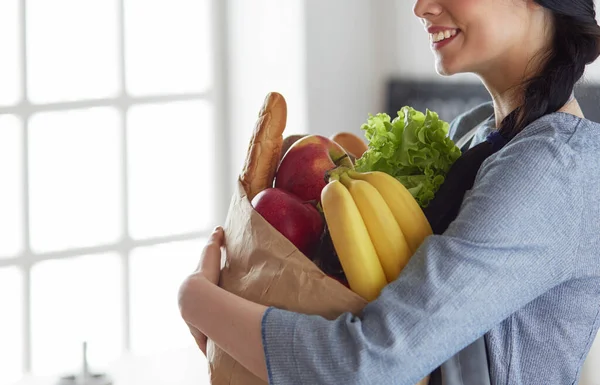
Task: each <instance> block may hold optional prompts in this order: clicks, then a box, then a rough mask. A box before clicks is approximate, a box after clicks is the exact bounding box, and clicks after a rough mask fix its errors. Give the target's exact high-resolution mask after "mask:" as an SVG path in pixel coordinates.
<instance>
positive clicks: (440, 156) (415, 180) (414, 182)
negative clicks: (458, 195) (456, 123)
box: [355, 106, 461, 207]
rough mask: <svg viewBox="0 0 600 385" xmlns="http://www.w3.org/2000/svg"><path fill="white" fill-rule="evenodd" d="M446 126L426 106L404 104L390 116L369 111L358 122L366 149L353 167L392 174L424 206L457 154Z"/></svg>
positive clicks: (458, 150)
mask: <svg viewBox="0 0 600 385" xmlns="http://www.w3.org/2000/svg"><path fill="white" fill-rule="evenodd" d="M449 128H450V125H449V124H448V123H447V122H445V121H443V120H441V119H440V118H439V116H438V114H437V113H435V112H433V111H430V110H429V109H427V110H426V112H425V113H424V114H423V113H422V112H420V111H417V110H415V109H414V108H412V107H408V106H405V107H402V109H401V110H400V111H398V116H397V117H396V118H394V119H393V120H392V119H391V117H390V116H389V115H387V114H385V113H379V114H377V115H372V114H369V119H368V121H367V123H365V124H363V125H362V126H361V129H362V130H363V131H365V137H366V138H367V140H368V141H369V149H368V150H367V151H366V152H365V153H364V154H363V156H362V157H361V158H359V159H357V160H356V163H355V168H356V170H357V171H361V172H367V171H383V172H385V173H388V174H390V175H392V176H394V177H395V178H396V179H398V180H399V181H400V182H401V183H402V184H404V186H405V187H406V188H407V189H408V190H409V191H410V192H411V194H412V195H413V197H415V199H416V200H417V202H418V203H419V205H420V206H421V207H427V205H428V204H429V202H430V201H431V200H432V199H433V197H434V196H435V193H436V192H437V190H438V189H439V187H440V186H441V185H442V183H444V180H445V176H446V173H447V172H448V170H449V169H450V166H452V164H453V163H454V161H456V159H458V158H459V157H460V155H461V151H460V149H459V148H458V147H457V146H456V145H455V144H454V142H453V141H452V140H451V139H450V138H449V137H448V131H449Z"/></svg>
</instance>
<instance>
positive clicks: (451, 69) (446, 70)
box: [435, 57, 465, 76]
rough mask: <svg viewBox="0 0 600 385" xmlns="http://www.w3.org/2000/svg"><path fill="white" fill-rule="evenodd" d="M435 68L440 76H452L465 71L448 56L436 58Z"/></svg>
mask: <svg viewBox="0 0 600 385" xmlns="http://www.w3.org/2000/svg"><path fill="white" fill-rule="evenodd" d="M435 70H436V72H437V73H438V74H439V75H441V76H452V75H456V74H459V73H462V72H465V71H464V69H463V68H461V66H459V65H457V63H455V62H453V61H452V60H449V59H448V58H441V57H440V58H438V59H437V60H436V62H435Z"/></svg>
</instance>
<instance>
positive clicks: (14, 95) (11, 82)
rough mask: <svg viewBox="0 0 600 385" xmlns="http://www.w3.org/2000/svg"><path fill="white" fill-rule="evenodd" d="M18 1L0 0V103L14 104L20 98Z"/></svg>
mask: <svg viewBox="0 0 600 385" xmlns="http://www.w3.org/2000/svg"><path fill="white" fill-rule="evenodd" d="M19 18H20V13H19V1H18V0H2V1H0V52H2V60H0V105H10V104H15V103H17V102H18V101H19V99H20V98H21V96H22V95H21V94H22V92H21V60H20V55H19V54H20V44H19V43H20V42H21V39H20V37H19Z"/></svg>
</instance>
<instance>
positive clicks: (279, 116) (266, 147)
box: [240, 92, 287, 200]
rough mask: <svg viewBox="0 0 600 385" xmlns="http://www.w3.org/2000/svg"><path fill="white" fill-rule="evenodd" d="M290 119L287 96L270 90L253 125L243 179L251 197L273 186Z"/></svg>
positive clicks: (243, 183)
mask: <svg viewBox="0 0 600 385" xmlns="http://www.w3.org/2000/svg"><path fill="white" fill-rule="evenodd" d="M286 121H287V103H286V101H285V99H284V97H283V96H282V95H281V94H279V93H277V92H271V93H269V94H268V95H267V97H266V98H265V102H264V104H263V106H262V108H261V110H260V113H259V115H258V120H257V121H256V125H255V126H254V131H253V133H252V137H251V138H250V144H249V145H248V151H247V154H246V161H245V162H244V167H243V169H242V173H241V174H240V182H241V183H242V186H243V187H244V190H245V191H246V194H247V196H248V199H249V200H252V199H253V198H254V197H255V196H256V194H258V193H259V192H261V191H262V190H264V189H266V188H269V187H272V186H273V179H274V178H275V172H276V171H277V166H278V165H279V160H280V157H281V147H282V145H283V130H284V129H285V125H286Z"/></svg>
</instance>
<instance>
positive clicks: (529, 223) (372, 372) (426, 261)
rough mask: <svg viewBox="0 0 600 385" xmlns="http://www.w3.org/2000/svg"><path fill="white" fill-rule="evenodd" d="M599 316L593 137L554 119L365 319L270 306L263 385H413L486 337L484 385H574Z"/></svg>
mask: <svg viewBox="0 0 600 385" xmlns="http://www.w3.org/2000/svg"><path fill="white" fill-rule="evenodd" d="M485 108H491V106H482V107H480V108H477V109H474V110H473V111H471V112H469V113H467V114H465V115H463V116H461V117H460V118H458V119H457V120H455V121H454V122H453V125H452V127H451V137H452V138H453V139H455V140H456V139H458V138H459V137H460V136H461V135H463V134H464V133H465V132H466V131H467V130H468V129H470V128H472V127H473V125H474V123H473V122H481V120H483V117H482V116H481V112H482V110H483V111H485ZM492 113H493V111H492ZM484 115H485V114H484ZM491 129H493V126H492V125H491V124H487V125H486V124H483V125H482V126H481V128H480V129H479V131H478V135H477V136H476V137H475V138H474V140H473V142H472V143H471V146H473V145H475V144H476V143H478V142H480V141H481V140H483V139H485V136H486V134H487V133H488V132H489V131H490V130H491ZM599 311H600V125H599V124H596V123H594V122H591V121H589V120H586V119H580V118H578V117H575V116H573V115H569V114H566V113H553V114H549V115H546V116H544V117H542V118H540V119H538V120H537V121H535V122H533V123H532V124H530V125H529V126H527V127H526V128H525V129H524V130H523V131H522V132H521V133H519V134H518V135H517V136H516V137H515V138H514V139H513V140H512V141H511V142H510V143H508V144H507V145H506V146H505V147H504V148H503V149H501V150H500V151H498V152H497V153H495V154H493V155H492V156H491V157H489V158H488V159H486V160H485V162H484V163H483V165H482V166H481V169H480V170H479V173H478V175H477V178H476V180H475V184H474V186H473V188H472V189H471V190H469V191H468V192H467V194H466V195H465V199H464V201H463V204H462V206H461V210H460V212H459V215H458V217H457V218H456V220H455V221H454V222H452V223H451V225H450V226H449V228H448V229H447V231H446V232H445V233H444V234H441V235H431V236H429V237H427V239H426V240H425V241H424V243H423V244H422V245H421V247H420V248H419V249H418V250H417V251H416V253H415V254H414V256H413V257H412V259H411V260H410V262H409V264H408V265H407V266H406V268H405V269H404V270H403V272H402V273H401V275H400V276H399V277H398V279H397V280H396V281H394V282H392V283H390V284H389V285H388V286H387V287H386V288H385V289H384V290H383V291H382V293H381V295H380V297H379V298H378V299H377V300H375V301H373V302H371V303H370V304H368V305H367V307H366V308H365V309H364V310H363V312H362V313H361V314H359V315H357V316H354V315H352V314H350V313H348V314H344V315H342V316H340V317H339V318H338V319H336V320H333V321H329V320H326V319H324V318H322V317H319V316H309V315H303V314H297V313H293V312H290V311H286V310H281V309H276V308H273V307H271V308H269V309H268V310H267V312H266V313H265V315H264V317H263V319H262V335H263V346H264V352H265V356H266V359H267V367H268V374H269V383H270V384H277V385H284V384H285V385H288V384H310V385H316V384H376V385H387V384H394V385H414V384H415V383H416V382H418V381H419V380H420V379H422V378H423V377H424V376H426V375H427V374H429V373H430V372H431V371H433V370H434V369H435V368H436V367H438V366H439V365H440V364H442V363H443V362H445V361H446V360H448V359H449V358H451V357H452V356H453V355H454V354H456V353H457V352H459V351H460V350H461V349H462V348H464V347H466V346H467V345H469V344H471V343H472V342H473V341H475V340H477V339H478V338H480V337H482V336H484V337H485V342H486V346H487V349H488V354H489V367H490V377H491V383H492V385H508V384H510V385H537V384H539V385H555V384H556V385H571V384H576V383H577V381H578V380H579V377H580V370H581V367H582V365H583V362H584V360H585V358H586V356H587V353H588V351H589V349H590V347H591V344H592V342H593V340H594V337H595V336H596V332H597V331H598V327H599V322H600V318H599Z"/></svg>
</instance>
